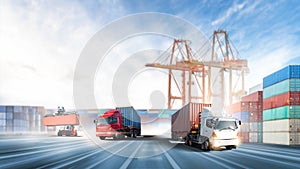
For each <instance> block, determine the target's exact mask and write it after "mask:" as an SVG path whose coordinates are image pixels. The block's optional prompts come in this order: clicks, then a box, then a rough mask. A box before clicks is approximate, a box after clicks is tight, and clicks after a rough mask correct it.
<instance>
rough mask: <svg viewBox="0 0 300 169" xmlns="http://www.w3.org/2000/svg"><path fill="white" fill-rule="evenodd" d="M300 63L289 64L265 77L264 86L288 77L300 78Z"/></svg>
mask: <svg viewBox="0 0 300 169" xmlns="http://www.w3.org/2000/svg"><path fill="white" fill-rule="evenodd" d="M299 67H300V65H289V66H287V67H285V68H283V69H281V70H279V71H277V72H274V73H272V74H270V75H269V76H266V77H265V78H263V88H266V87H268V86H272V85H273V84H276V83H278V82H281V81H283V80H286V79H294V78H300V71H299V70H300V69H299Z"/></svg>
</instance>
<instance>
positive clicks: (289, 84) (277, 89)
mask: <svg viewBox="0 0 300 169" xmlns="http://www.w3.org/2000/svg"><path fill="white" fill-rule="evenodd" d="M286 92H300V79H287V80H284V81H282V82H279V83H277V84H274V85H272V86H269V87H267V88H265V89H264V91H263V98H264V99H266V98H270V97H272V96H276V95H279V94H282V93H286Z"/></svg>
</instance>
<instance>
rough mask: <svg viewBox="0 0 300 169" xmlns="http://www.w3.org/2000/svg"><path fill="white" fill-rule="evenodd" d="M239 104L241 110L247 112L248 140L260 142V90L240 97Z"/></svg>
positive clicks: (261, 101)
mask: <svg viewBox="0 0 300 169" xmlns="http://www.w3.org/2000/svg"><path fill="white" fill-rule="evenodd" d="M241 104H242V105H241V110H242V112H248V113H249V129H248V132H249V142H252V143H262V137H263V134H262V110H263V93H262V91H257V92H254V93H252V94H249V95H247V96H244V97H242V102H241Z"/></svg>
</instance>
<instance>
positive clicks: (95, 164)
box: [87, 142, 134, 169]
mask: <svg viewBox="0 0 300 169" xmlns="http://www.w3.org/2000/svg"><path fill="white" fill-rule="evenodd" d="M132 143H134V142H130V143H129V144H127V145H126V146H124V147H122V148H121V149H119V150H118V151H116V152H114V153H111V155H109V156H107V157H106V158H104V159H102V160H100V161H98V162H97V163H94V164H93V165H91V166H88V167H87V169H90V168H94V167H95V166H97V165H98V164H100V163H102V162H103V161H105V160H107V159H109V158H110V157H112V156H114V155H115V154H116V153H119V152H120V151H122V150H124V149H125V148H126V147H128V146H129V145H131V144H132Z"/></svg>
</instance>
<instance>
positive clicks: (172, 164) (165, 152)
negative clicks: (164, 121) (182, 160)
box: [158, 142, 180, 169]
mask: <svg viewBox="0 0 300 169" xmlns="http://www.w3.org/2000/svg"><path fill="white" fill-rule="evenodd" d="M158 145H159V147H160V148H161V149H162V151H163V152H164V155H165V157H166V158H167V160H168V161H169V163H170V164H171V166H172V168H174V169H180V167H179V165H178V164H177V163H176V162H175V161H174V159H173V158H172V157H171V156H170V155H169V153H168V152H167V151H166V150H165V149H164V148H163V146H162V145H161V144H160V143H159V142H158Z"/></svg>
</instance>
